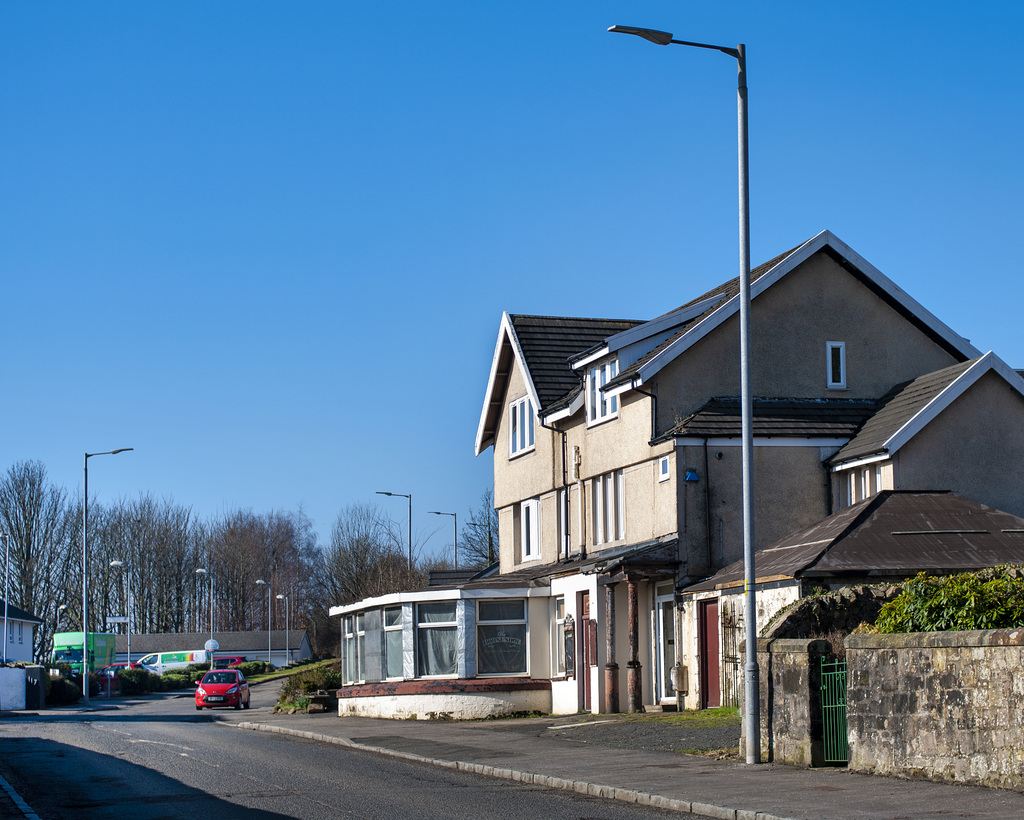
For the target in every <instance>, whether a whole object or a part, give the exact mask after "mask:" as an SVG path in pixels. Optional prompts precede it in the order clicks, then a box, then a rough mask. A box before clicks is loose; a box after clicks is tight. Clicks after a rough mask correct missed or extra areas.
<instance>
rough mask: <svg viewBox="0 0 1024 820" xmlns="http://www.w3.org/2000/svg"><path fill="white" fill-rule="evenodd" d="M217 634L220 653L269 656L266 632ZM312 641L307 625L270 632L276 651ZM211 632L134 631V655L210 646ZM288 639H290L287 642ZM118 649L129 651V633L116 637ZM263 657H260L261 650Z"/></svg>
mask: <svg viewBox="0 0 1024 820" xmlns="http://www.w3.org/2000/svg"><path fill="white" fill-rule="evenodd" d="M213 638H214V640H215V641H217V643H218V644H220V649H218V650H217V654H218V655H224V654H231V653H236V654H239V655H246V656H248V657H249V660H255V661H258V660H265V659H266V656H267V633H266V632H214V633H213ZM304 639H305V640H306V642H307V644H308V642H309V639H308V637H307V636H306V630H304V629H291V630H284V629H274V630H272V631H271V633H270V647H271V651H273V652H284V651H285V649H286V646H290V647H291V648H292V649H293V650H294V649H298V648H299V647H300V646H301V645H302V641H303V640H304ZM208 640H210V633H209V632H149V633H135V632H133V633H132V655H133V656H139V655H148V654H149V653H150V652H194V651H196V650H198V649H202V648H203V647H204V646H206V642H207V641H208ZM286 642H287V643H286ZM115 647H116V651H117V652H118V653H124V652H127V651H128V636H127V635H118V636H117V637H116V639H115ZM261 652H262V653H263V657H262V658H261V657H260V653H261Z"/></svg>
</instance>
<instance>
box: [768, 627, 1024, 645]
mask: <svg viewBox="0 0 1024 820" xmlns="http://www.w3.org/2000/svg"><path fill="white" fill-rule="evenodd" d="M972 646H1024V627H1015V628H1014V629H976V630H972V631H970V632H901V633H897V634H892V635H883V634H870V635H869V634H865V635H850V636H849V637H848V638H847V639H846V648H847V649H916V648H918V647H930V648H946V647H948V648H958V647H972ZM758 649H760V641H759V642H758Z"/></svg>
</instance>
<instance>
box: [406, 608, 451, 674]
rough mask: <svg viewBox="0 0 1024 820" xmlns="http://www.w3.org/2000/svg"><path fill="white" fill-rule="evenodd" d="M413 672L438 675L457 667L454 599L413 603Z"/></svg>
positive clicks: (448, 672)
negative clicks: (414, 636)
mask: <svg viewBox="0 0 1024 820" xmlns="http://www.w3.org/2000/svg"><path fill="white" fill-rule="evenodd" d="M416 656H417V675H419V676H420V677H425V678H429V677H438V676H441V675H454V674H456V672H457V671H458V626H457V624H456V621H455V601H440V602H437V603H430V604H419V605H418V606H417V607H416Z"/></svg>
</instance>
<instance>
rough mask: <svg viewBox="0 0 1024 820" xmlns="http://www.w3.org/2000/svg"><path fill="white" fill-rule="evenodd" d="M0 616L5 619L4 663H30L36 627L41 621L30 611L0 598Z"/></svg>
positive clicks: (2, 656) (40, 624)
mask: <svg viewBox="0 0 1024 820" xmlns="http://www.w3.org/2000/svg"><path fill="white" fill-rule="evenodd" d="M0 618H4V619H5V621H6V628H5V629H4V643H3V653H2V655H0V658H2V660H3V662H4V663H32V661H33V660H34V658H33V657H32V655H33V651H32V647H33V646H34V645H35V643H34V641H35V636H36V628H37V627H39V626H42V623H43V622H42V621H41V620H40V619H39V618H37V617H36V616H35V615H33V614H32V613H30V612H26V611H25V610H24V609H21V608H19V607H16V606H14V604H10V603H8V602H6V601H4V600H3V599H0Z"/></svg>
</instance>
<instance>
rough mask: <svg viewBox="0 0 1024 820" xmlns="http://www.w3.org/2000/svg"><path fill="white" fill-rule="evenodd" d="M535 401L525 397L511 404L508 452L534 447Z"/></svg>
mask: <svg viewBox="0 0 1024 820" xmlns="http://www.w3.org/2000/svg"><path fill="white" fill-rule="evenodd" d="M533 415H534V414H533V402H532V401H531V400H530V398H529V397H528V396H527V397H524V398H521V399H519V400H517V401H514V402H512V404H510V405H509V428H508V454H509V456H510V457H511V456H515V455H519V454H520V453H525V452H526V451H527V450H532V449H533Z"/></svg>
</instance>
